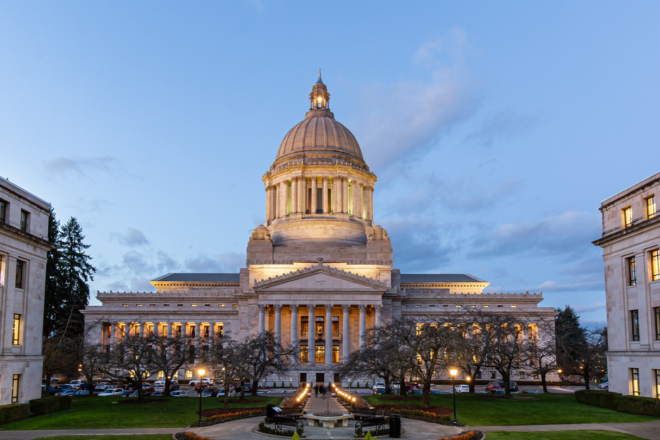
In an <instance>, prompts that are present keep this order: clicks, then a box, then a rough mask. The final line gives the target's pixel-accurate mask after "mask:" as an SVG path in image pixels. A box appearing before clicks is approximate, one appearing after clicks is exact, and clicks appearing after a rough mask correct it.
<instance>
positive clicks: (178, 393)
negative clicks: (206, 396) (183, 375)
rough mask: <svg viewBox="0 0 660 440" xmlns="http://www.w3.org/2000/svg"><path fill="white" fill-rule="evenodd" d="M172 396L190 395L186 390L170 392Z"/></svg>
mask: <svg viewBox="0 0 660 440" xmlns="http://www.w3.org/2000/svg"><path fill="white" fill-rule="evenodd" d="M170 396H172V397H188V395H187V394H186V392H185V391H172V392H171V393H170Z"/></svg>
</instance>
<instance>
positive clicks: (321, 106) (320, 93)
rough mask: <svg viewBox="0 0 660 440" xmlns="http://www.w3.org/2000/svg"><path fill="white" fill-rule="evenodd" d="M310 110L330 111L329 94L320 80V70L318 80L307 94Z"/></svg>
mask: <svg viewBox="0 0 660 440" xmlns="http://www.w3.org/2000/svg"><path fill="white" fill-rule="evenodd" d="M309 109H310V110H330V93H328V88H327V87H326V86H325V84H323V80H322V79H321V69H319V78H318V79H317V80H316V84H314V87H312V93H310V94H309Z"/></svg>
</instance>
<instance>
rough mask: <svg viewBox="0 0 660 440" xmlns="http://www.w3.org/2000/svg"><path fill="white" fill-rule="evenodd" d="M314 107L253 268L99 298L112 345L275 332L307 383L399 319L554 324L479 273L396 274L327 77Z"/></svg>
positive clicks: (274, 193) (276, 194)
mask: <svg viewBox="0 0 660 440" xmlns="http://www.w3.org/2000/svg"><path fill="white" fill-rule="evenodd" d="M309 100H310V108H309V110H308V111H307V113H306V114H305V118H304V119H303V120H302V121H301V122H300V123H298V124H297V125H295V126H294V127H293V128H292V129H291V130H289V132H288V133H287V134H286V136H285V137H284V140H283V141H282V143H281V144H280V147H279V150H278V151H277V155H276V157H275V161H274V162H273V164H272V166H271V167H270V169H269V170H268V171H267V172H266V173H265V174H264V175H263V177H262V180H263V183H264V187H265V196H266V197H265V221H264V223H263V224H262V225H259V226H258V227H257V228H255V229H254V231H253V232H252V236H251V237H250V238H249V241H248V244H247V261H246V267H245V268H243V269H241V270H240V272H239V273H229V274H227V273H170V274H166V275H163V276H161V277H159V278H156V279H154V280H153V281H152V284H153V285H154V286H155V288H156V292H155V293H151V292H149V293H133V292H129V293H118V292H102V293H99V294H98V299H99V300H100V301H101V302H102V304H103V305H101V306H96V307H93V306H92V307H87V309H86V310H85V312H84V313H85V315H86V317H87V318H93V319H97V320H98V319H103V320H107V324H106V325H105V329H104V331H103V333H102V335H99V337H100V338H102V340H103V341H104V343H108V344H111V343H112V340H113V338H114V337H115V336H116V335H115V333H116V332H115V333H113V330H112V328H111V327H112V325H113V323H119V324H117V325H120V326H121V325H125V324H126V323H130V322H142V323H146V324H145V325H148V326H150V327H149V328H153V329H154V331H156V330H157V331H159V332H168V331H169V332H174V333H176V334H179V333H180V334H185V335H189V336H191V337H195V338H213V337H222V336H223V335H225V334H228V333H229V332H231V334H232V336H234V337H241V336H242V335H246V334H250V333H252V332H257V331H261V330H270V331H273V332H274V333H275V335H276V337H278V338H281V340H282V341H286V342H291V343H292V344H297V345H298V346H300V347H301V349H302V355H301V359H300V361H301V363H300V365H299V366H298V367H297V371H295V372H294V373H293V374H289V375H287V378H286V379H285V380H288V379H289V377H291V378H292V379H293V382H294V384H295V383H296V382H297V381H302V382H307V381H317V382H328V381H334V380H338V378H337V377H336V376H335V368H334V367H336V366H337V364H338V363H340V362H342V361H343V360H344V359H345V358H347V356H348V354H349V353H350V352H351V351H353V350H356V349H358V348H359V347H360V346H361V345H362V344H363V343H364V340H363V338H361V335H363V334H364V332H365V331H366V329H368V328H371V327H373V326H378V325H380V324H381V322H383V320H387V319H390V318H393V317H399V316H406V315H410V316H419V315H420V314H421V313H422V312H423V313H424V314H427V315H428V314H434V313H437V314H446V313H460V307H458V306H462V305H487V306H489V307H492V308H493V309H494V310H497V309H498V308H501V309H506V310H508V311H512V310H513V311H515V312H516V313H520V314H521V316H524V315H525V314H530V313H531V312H532V311H533V312H534V313H545V314H546V315H547V316H553V313H554V311H553V309H552V308H539V307H537V305H538V303H539V302H540V301H541V300H542V296H541V294H528V293H525V294H484V293H483V290H484V288H485V287H486V286H488V284H489V283H488V282H487V281H484V280H482V279H480V278H477V277H476V276H473V275H469V274H401V273H400V271H399V270H398V269H395V268H394V267H393V263H392V262H393V260H392V252H393V251H392V243H391V242H390V239H389V237H388V235H387V231H385V229H383V228H382V227H381V226H379V225H378V224H377V223H376V217H377V216H375V210H374V204H373V193H374V188H375V185H376V180H377V179H376V175H375V174H374V173H373V172H372V171H371V170H370V169H369V166H368V165H367V163H366V162H365V160H364V158H363V155H362V151H361V150H360V146H359V144H358V142H357V140H356V139H355V136H353V134H352V133H351V132H350V131H349V130H348V129H347V128H346V127H345V126H344V125H342V124H341V123H339V122H338V121H337V120H336V119H335V116H334V114H333V113H332V112H331V111H330V105H329V102H330V94H329V93H328V90H327V88H326V86H325V84H323V81H322V80H321V76H320V73H319V78H318V81H317V82H316V84H314V86H313V88H312V92H311V93H310V95H309ZM165 334H166V333H165ZM190 370H191V368H189V369H188V372H187V374H188V375H189V376H190V375H191V374H192V372H191V371H190ZM522 373H523V374H525V373H524V371H523V372H522ZM181 374H183V372H182V373H181ZM488 374H489V375H490V372H489V373H488ZM517 378H518V377H516V379H517Z"/></svg>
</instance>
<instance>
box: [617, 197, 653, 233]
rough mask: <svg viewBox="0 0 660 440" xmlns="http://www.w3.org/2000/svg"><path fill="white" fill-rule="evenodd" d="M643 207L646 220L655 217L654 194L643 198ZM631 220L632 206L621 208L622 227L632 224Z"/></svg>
mask: <svg viewBox="0 0 660 440" xmlns="http://www.w3.org/2000/svg"><path fill="white" fill-rule="evenodd" d="M644 209H645V211H646V213H645V214H646V216H645V217H646V218H645V219H646V220H649V219H652V218H655V216H656V215H657V211H656V207H655V195H652V196H650V197H647V198H646V199H644ZM632 222H633V211H632V206H626V207H625V208H623V209H622V210H621V223H622V224H623V227H624V228H628V227H630V226H632Z"/></svg>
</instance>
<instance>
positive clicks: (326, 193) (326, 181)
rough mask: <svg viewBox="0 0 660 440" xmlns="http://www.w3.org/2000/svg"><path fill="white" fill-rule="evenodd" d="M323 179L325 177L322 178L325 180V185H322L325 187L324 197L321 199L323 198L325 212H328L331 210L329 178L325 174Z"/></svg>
mask: <svg viewBox="0 0 660 440" xmlns="http://www.w3.org/2000/svg"><path fill="white" fill-rule="evenodd" d="M322 179H323V180H322V181H323V186H322V188H323V197H321V199H322V200H323V206H322V208H323V213H324V214H327V213H328V212H329V211H328V178H327V177H325V176H324V177H322Z"/></svg>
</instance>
